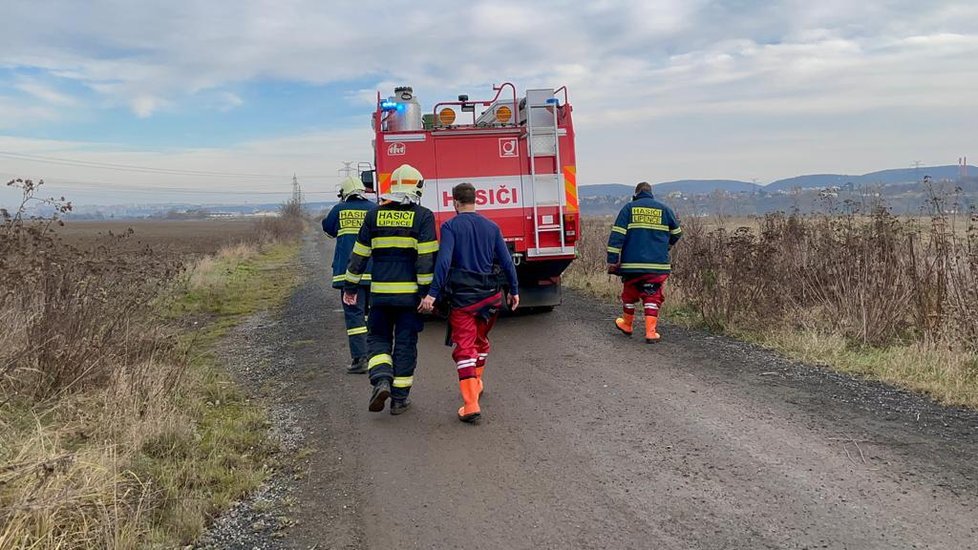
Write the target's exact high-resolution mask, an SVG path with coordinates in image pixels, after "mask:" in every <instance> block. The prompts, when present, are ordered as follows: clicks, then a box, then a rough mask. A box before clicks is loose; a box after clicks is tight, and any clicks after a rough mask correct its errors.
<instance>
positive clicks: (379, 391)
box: [367, 378, 391, 412]
mask: <svg viewBox="0 0 978 550" xmlns="http://www.w3.org/2000/svg"><path fill="white" fill-rule="evenodd" d="M390 396H391V383H390V380H387V379H386V378H381V379H380V380H378V381H377V383H376V384H374V391H373V393H372V394H370V406H369V407H367V408H368V409H369V410H370V412H380V411H382V410H384V405H385V404H386V403H387V398H388V397H390Z"/></svg>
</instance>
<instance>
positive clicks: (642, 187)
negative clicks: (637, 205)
mask: <svg viewBox="0 0 978 550" xmlns="http://www.w3.org/2000/svg"><path fill="white" fill-rule="evenodd" d="M651 192H652V185H651V184H650V183H649V182H647V181H642V182H639V184H638V185H636V186H635V194H636V195H638V194H639V193H651Z"/></svg>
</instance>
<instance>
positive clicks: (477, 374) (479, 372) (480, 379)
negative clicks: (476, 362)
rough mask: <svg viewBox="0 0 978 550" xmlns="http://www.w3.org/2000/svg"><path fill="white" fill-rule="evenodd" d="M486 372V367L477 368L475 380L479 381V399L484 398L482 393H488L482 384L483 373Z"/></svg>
mask: <svg viewBox="0 0 978 550" xmlns="http://www.w3.org/2000/svg"><path fill="white" fill-rule="evenodd" d="M484 370H486V367H485V366H482V367H476V368H475V379H476V380H478V381H479V397H482V393H483V392H484V391H486V386H485V384H483V383H482V371H484Z"/></svg>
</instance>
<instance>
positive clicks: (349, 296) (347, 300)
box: [343, 292, 357, 306]
mask: <svg viewBox="0 0 978 550" xmlns="http://www.w3.org/2000/svg"><path fill="white" fill-rule="evenodd" d="M343 303H344V304H346V305H348V306H355V305H357V294H356V292H344V293H343Z"/></svg>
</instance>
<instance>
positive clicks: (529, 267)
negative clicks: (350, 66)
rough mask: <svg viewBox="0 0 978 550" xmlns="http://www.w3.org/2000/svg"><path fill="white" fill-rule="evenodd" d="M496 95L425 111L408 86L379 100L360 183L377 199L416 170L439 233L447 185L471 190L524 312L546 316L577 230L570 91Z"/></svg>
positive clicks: (504, 88) (501, 90) (503, 90)
mask: <svg viewBox="0 0 978 550" xmlns="http://www.w3.org/2000/svg"><path fill="white" fill-rule="evenodd" d="M493 92H494V93H495V96H494V97H493V98H492V99H488V100H470V99H469V97H468V96H466V95H460V96H458V98H457V100H456V101H442V102H439V103H436V104H435V105H434V107H433V108H432V109H431V112H429V113H423V112H422V110H421V105H420V103H419V102H418V99H417V98H416V97H415V95H414V91H413V90H412V89H411V88H409V87H399V88H396V89H395V90H394V95H393V96H390V97H388V98H382V97H381V95H380V93H379V92H378V94H377V107H376V110H375V111H374V113H373V129H374V132H375V140H374V143H373V145H374V166H373V167H372V168H373V169H367V170H363V171H362V173H361V176H362V177H363V181H364V183H366V184H367V186H368V187H371V188H373V187H375V186H376V189H377V192H378V193H379V194H383V193H386V192H388V191H389V190H390V175H391V172H393V171H394V169H395V168H397V167H398V166H400V165H401V164H405V163H407V164H410V165H412V166H414V167H415V168H417V169H418V170H420V171H421V173H422V174H424V177H425V185H424V194H423V196H422V203H423V204H424V205H425V206H426V207H428V208H430V209H431V210H432V211H433V212H434V213H435V215H436V217H437V223H438V225H439V226H440V225H441V223H442V222H444V221H445V220H447V219H448V218H450V217H451V216H453V215H455V211H454V209H453V208H452V187H453V186H455V185H456V184H458V183H461V182H469V183H471V184H473V185H474V186H475V188H476V193H477V197H476V201H477V208H478V210H479V212H481V213H482V214H483V215H485V216H487V217H489V218H490V219H492V220H493V221H495V222H496V224H498V225H499V227H500V228H501V229H502V232H503V237H504V238H505V239H506V242H507V243H508V245H509V248H510V251H511V252H512V254H513V260H514V262H515V263H516V270H517V274H518V275H519V280H520V295H521V296H520V298H521V305H525V306H527V307H532V308H542V309H550V308H552V307H553V306H555V305H557V304H559V303H560V275H561V273H563V272H564V270H565V269H566V268H567V266H568V265H570V263H571V261H573V259H574V258H575V256H576V248H575V246H576V243H577V237H578V235H579V231H580V228H579V226H580V223H579V222H580V220H579V218H580V213H579V209H578V201H577V181H576V161H575V156H574V125H573V122H572V120H571V113H572V111H573V109H572V108H571V105H570V104H569V103H568V102H567V89H566V87H564V88H560V89H557V90H552V89H531V90H526V91H525V93H524V94H523V95H522V96H520V95H518V93H517V90H516V86H514V85H513V84H511V83H505V84H502V85H499V86H493ZM368 168H370V167H368Z"/></svg>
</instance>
